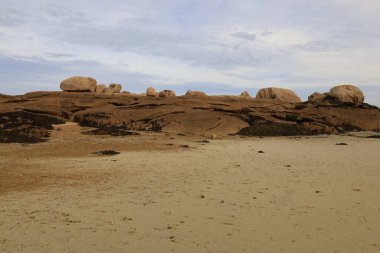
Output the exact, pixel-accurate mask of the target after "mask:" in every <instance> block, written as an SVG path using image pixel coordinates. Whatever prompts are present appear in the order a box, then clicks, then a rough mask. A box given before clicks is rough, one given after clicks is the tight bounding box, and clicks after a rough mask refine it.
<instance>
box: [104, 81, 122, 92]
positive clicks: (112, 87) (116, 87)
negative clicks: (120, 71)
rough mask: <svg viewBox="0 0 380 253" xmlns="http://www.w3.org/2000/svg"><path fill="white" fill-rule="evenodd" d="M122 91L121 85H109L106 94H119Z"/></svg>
mask: <svg viewBox="0 0 380 253" xmlns="http://www.w3.org/2000/svg"><path fill="white" fill-rule="evenodd" d="M122 89H123V87H122V86H121V84H118V83H111V84H110V85H109V86H108V90H107V93H120V92H121V90H122Z"/></svg>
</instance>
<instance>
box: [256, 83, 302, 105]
mask: <svg viewBox="0 0 380 253" xmlns="http://www.w3.org/2000/svg"><path fill="white" fill-rule="evenodd" d="M256 98H257V99H276V100H279V101H283V102H289V103H300V102H301V98H300V97H299V96H297V94H296V93H294V91H291V90H288V89H283V88H275V87H269V88H263V89H260V90H259V91H258V92H257V94H256Z"/></svg>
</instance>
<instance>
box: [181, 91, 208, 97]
mask: <svg viewBox="0 0 380 253" xmlns="http://www.w3.org/2000/svg"><path fill="white" fill-rule="evenodd" d="M185 96H187V97H207V95H206V93H204V92H203V91H194V90H188V91H187V92H186V94H185Z"/></svg>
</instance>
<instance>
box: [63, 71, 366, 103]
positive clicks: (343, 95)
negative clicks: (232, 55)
mask: <svg viewBox="0 0 380 253" xmlns="http://www.w3.org/2000/svg"><path fill="white" fill-rule="evenodd" d="M60 87H61V89H62V90H63V91H68V92H96V93H105V94H113V93H120V92H121V91H122V86H121V84H117V83H112V84H110V85H109V86H108V87H107V86H106V85H104V84H97V81H96V79H94V78H91V77H81V76H75V77H70V78H67V79H65V80H63V81H62V82H61V85H60ZM123 93H124V94H130V93H129V92H123ZM142 95H143V96H147V97H160V98H165V97H175V96H176V93H175V92H174V91H173V90H163V91H160V92H157V91H156V90H155V89H154V88H153V87H148V88H147V90H146V93H145V94H142ZM185 97H197V98H207V97H208V95H207V94H206V93H204V92H203V91H192V90H188V91H187V92H186V94H185ZM237 97H238V98H242V99H252V97H251V96H250V94H249V93H248V92H247V91H244V92H242V93H241V95H240V96H237ZM256 99H272V100H278V101H280V102H287V103H301V102H302V100H301V98H300V97H299V96H298V95H297V94H296V93H295V92H294V91H292V90H289V89H284V88H277V87H268V88H262V89H260V90H259V91H258V92H257V94H256ZM308 102H309V103H313V104H321V103H343V104H347V103H348V104H361V103H364V95H363V92H362V91H361V90H360V89H359V88H358V87H356V86H353V85H349V84H344V85H338V86H335V87H333V88H332V89H331V90H330V91H329V92H326V93H318V92H315V93H313V94H312V95H310V96H309V98H308Z"/></svg>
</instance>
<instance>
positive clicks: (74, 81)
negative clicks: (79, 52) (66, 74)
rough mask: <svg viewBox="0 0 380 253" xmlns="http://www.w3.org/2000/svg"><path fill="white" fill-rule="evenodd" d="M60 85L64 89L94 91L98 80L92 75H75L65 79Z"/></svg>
mask: <svg viewBox="0 0 380 253" xmlns="http://www.w3.org/2000/svg"><path fill="white" fill-rule="evenodd" d="M60 87H61V90H63V91H81V92H86V91H90V92H94V91H95V89H96V80H95V79H94V78H91V77H81V76H74V77H70V78H67V79H65V80H63V81H62V82H61V85H60Z"/></svg>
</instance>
